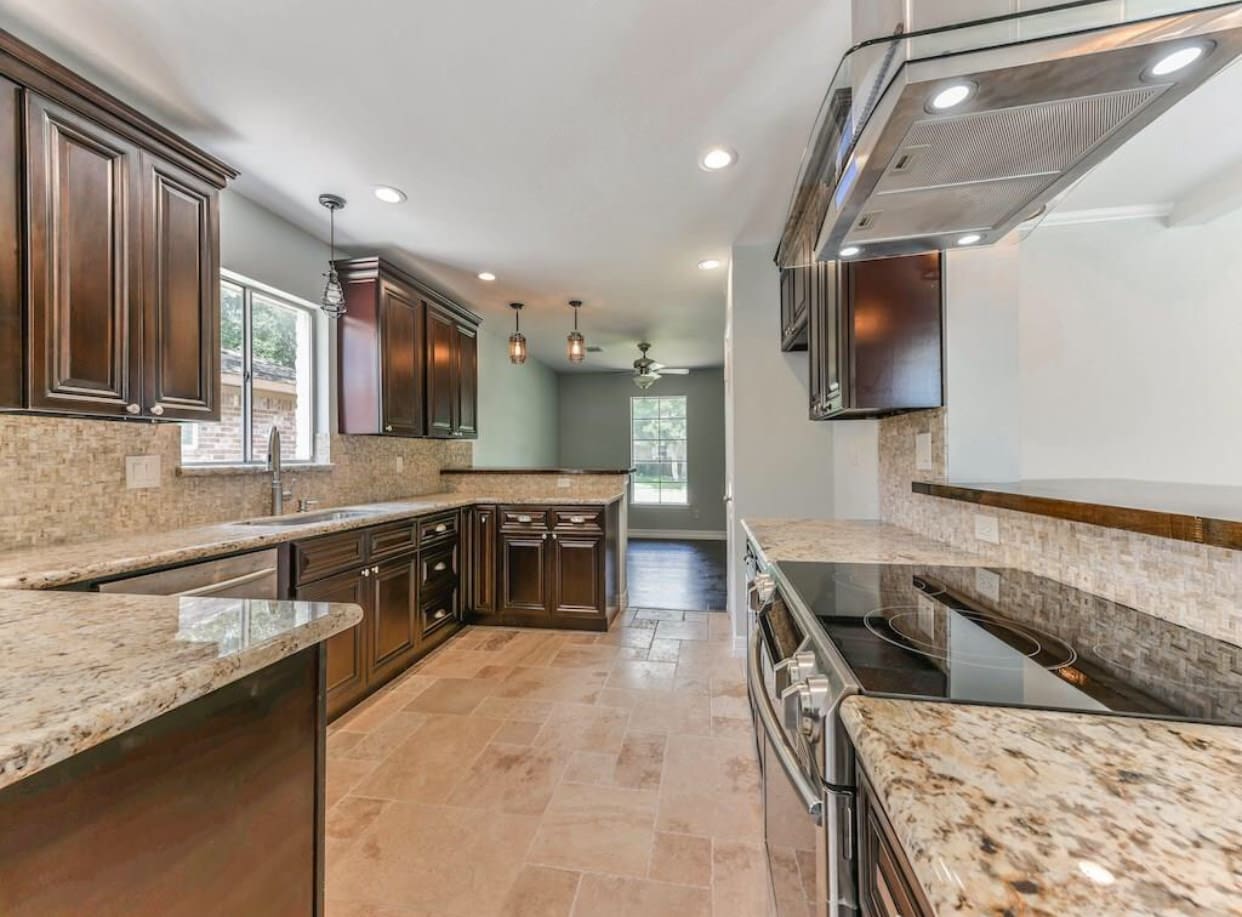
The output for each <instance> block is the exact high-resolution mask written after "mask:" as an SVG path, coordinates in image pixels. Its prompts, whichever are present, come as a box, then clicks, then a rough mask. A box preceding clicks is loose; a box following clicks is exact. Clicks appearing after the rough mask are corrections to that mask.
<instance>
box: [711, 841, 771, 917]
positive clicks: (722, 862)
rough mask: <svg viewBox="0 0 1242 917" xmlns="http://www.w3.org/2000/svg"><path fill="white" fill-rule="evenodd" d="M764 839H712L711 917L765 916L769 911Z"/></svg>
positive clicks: (769, 888) (769, 899)
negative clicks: (751, 840)
mask: <svg viewBox="0 0 1242 917" xmlns="http://www.w3.org/2000/svg"><path fill="white" fill-rule="evenodd" d="M767 870H768V867H767V857H766V854H765V852H764V847H763V842H762V841H756V842H749V843H748V842H744V841H728V840H715V841H713V842H712V914H713V917H766V915H768V914H771V913H772V893H771V886H770V884H769V881H768V871H767Z"/></svg>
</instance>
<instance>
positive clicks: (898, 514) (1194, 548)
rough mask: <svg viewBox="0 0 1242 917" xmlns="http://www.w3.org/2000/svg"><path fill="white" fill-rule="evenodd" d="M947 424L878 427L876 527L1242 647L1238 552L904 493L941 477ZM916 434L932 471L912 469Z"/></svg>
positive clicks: (937, 420) (933, 414)
mask: <svg viewBox="0 0 1242 917" xmlns="http://www.w3.org/2000/svg"><path fill="white" fill-rule="evenodd" d="M945 424H946V414H945V411H944V410H943V409H939V410H935V411H921V412H918V413H915V414H902V415H900V416H897V417H890V418H886V419H885V420H882V421H881V422H880V514H881V516H882V518H883V519H884V521H886V522H892V523H894V524H895V525H900V526H902V527H903V528H907V529H911V530H913V531H915V532H918V533H919V534H921V535H926V536H927V537H929V538H934V539H936V540H937V541H942V542H945V543H947V544H950V545H952V546H953V547H955V548H959V549H961V550H965V551H971V552H974V553H976V554H979V555H981V556H982V557H983V558H985V559H986V560H987V562H988V563H992V564H997V565H1002V566H1007V567H1017V568H1019V569H1022V570H1030V571H1031V572H1033V573H1038V574H1040V575H1042V576H1047V577H1049V578H1051V579H1055V580H1060V581H1061V582H1063V583H1067V584H1069V585H1071V586H1075V587H1077V588H1079V589H1083V590H1086V591H1087V592H1094V593H1096V594H1098V595H1102V596H1104V597H1106V598H1110V599H1112V600H1113V601H1116V602H1121V603H1123V604H1126V605H1130V606H1131V607H1133V608H1137V609H1138V610H1140V611H1145V612H1147V613H1148V614H1151V615H1155V616H1157V617H1160V618H1163V619H1165V620H1166V621H1172V622H1173V623H1175V624H1180V625H1182V626H1184V627H1188V628H1191V629H1192V630H1196V631H1199V632H1200V633H1204V634H1208V635H1210V636H1212V637H1217V638H1220V639H1222V640H1228V641H1229V642H1231V643H1234V644H1237V645H1239V646H1242V551H1228V550H1225V549H1224V548H1216V547H1211V546H1208V545H1199V544H1191V543H1189V542H1184V541H1174V540H1171V539H1166V538H1157V537H1154V536H1151V535H1140V534H1138V533H1135V532H1123V531H1118V530H1115V529H1106V528H1101V527H1099V526H1094V525H1085V524H1083V523H1079V522H1066V521H1063V520H1060V519H1050V518H1047V517H1044V516H1035V515H1031V514H1028V513H1018V512H1013V511H1011V510H1002V509H993V508H991V507H988V508H986V509H984V508H981V507H978V506H975V505H973V504H969V503H961V502H958V501H955V500H945V499H942V498H940V497H930V496H925V495H923V494H916V493H912V492H911V490H910V482H911V481H915V480H924V481H943V480H945V474H946V471H945V469H946V468H947V454H946V446H945ZM916 433H931V436H932V458H933V462H932V465H933V467H932V470H931V471H918V470H916V468H915V455H914V436H915V434H916ZM980 512H982V513H985V514H987V515H991V516H995V517H997V519H998V520H999V522H1000V544H998V545H993V544H989V543H987V542H983V541H979V540H978V539H976V538H975V525H974V517H975V514H976V513H980Z"/></svg>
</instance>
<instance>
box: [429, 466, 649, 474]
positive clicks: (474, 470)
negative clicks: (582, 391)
mask: <svg viewBox="0 0 1242 917" xmlns="http://www.w3.org/2000/svg"><path fill="white" fill-rule="evenodd" d="M633 471H634V469H633V468H517V467H508V466H503V465H501V466H497V467H496V468H478V467H470V468H441V469H440V474H630V473H631V472H633Z"/></svg>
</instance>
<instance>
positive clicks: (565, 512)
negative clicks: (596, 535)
mask: <svg viewBox="0 0 1242 917" xmlns="http://www.w3.org/2000/svg"><path fill="white" fill-rule="evenodd" d="M552 527H553V528H555V529H557V530H558V531H562V532H564V531H591V532H602V531H603V530H604V512H603V510H601V509H598V508H596V507H589V508H588V507H579V508H577V509H574V508H569V509H554V510H552Z"/></svg>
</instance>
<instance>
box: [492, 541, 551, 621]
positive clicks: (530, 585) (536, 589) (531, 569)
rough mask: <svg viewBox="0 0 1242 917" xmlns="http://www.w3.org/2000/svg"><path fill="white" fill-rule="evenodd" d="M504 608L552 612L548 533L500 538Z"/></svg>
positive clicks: (515, 611)
mask: <svg viewBox="0 0 1242 917" xmlns="http://www.w3.org/2000/svg"><path fill="white" fill-rule="evenodd" d="M500 583H501V591H502V595H501V611H502V612H503V613H505V614H525V615H540V616H543V615H546V614H547V613H548V598H549V596H548V553H547V537H546V534H534V533H531V534H505V535H502V536H501V539H500Z"/></svg>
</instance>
